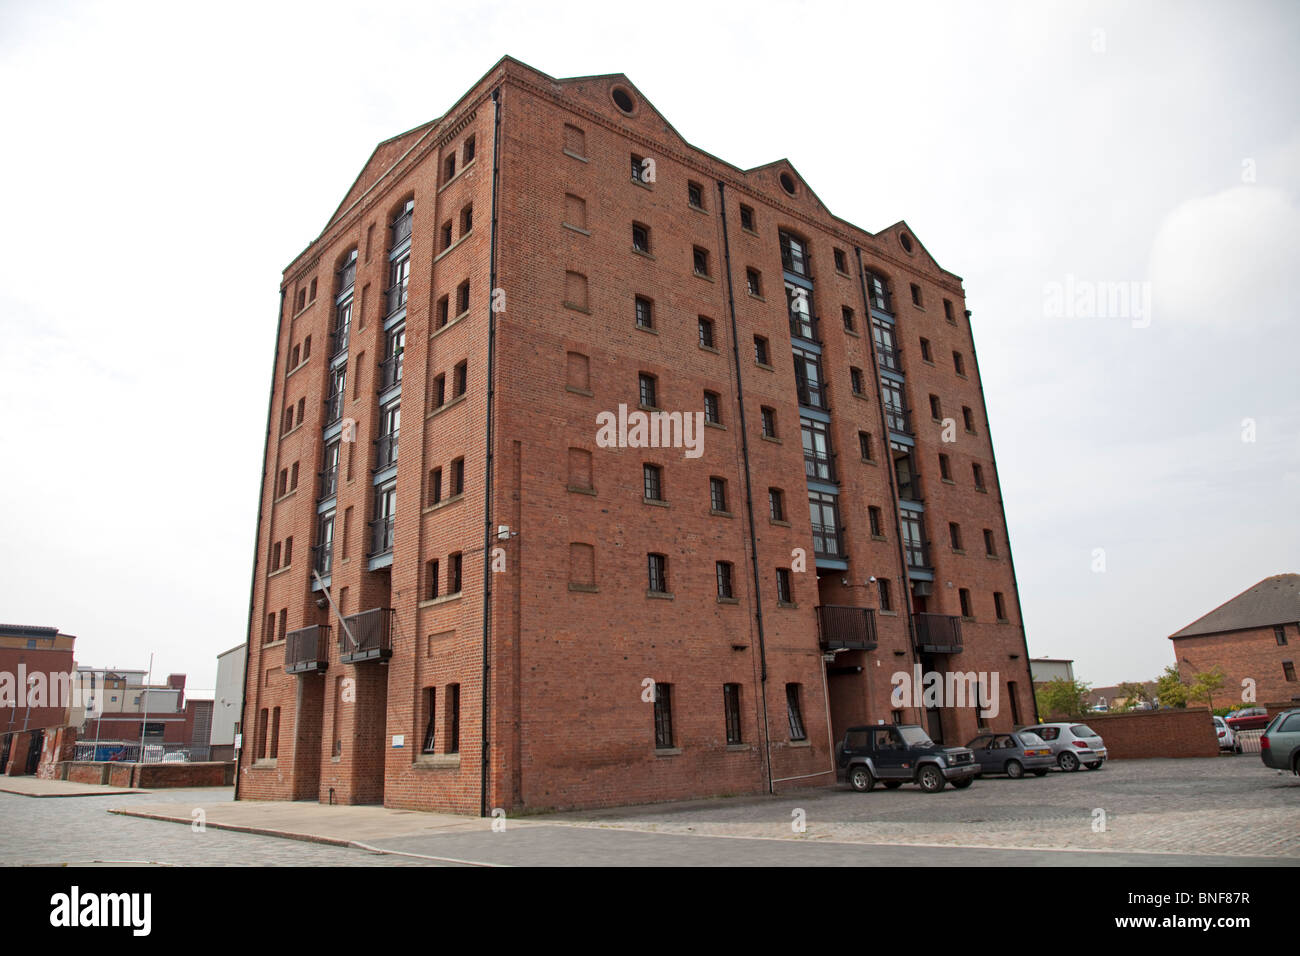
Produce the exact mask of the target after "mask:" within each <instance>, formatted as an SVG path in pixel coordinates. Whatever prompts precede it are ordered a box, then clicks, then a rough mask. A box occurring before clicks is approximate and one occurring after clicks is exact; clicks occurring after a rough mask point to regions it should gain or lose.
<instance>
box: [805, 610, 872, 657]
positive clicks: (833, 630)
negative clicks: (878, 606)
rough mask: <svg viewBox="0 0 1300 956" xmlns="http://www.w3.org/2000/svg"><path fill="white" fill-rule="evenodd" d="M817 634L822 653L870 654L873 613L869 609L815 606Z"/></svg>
mask: <svg viewBox="0 0 1300 956" xmlns="http://www.w3.org/2000/svg"><path fill="white" fill-rule="evenodd" d="M817 634H818V638H819V640H820V643H821V648H822V650H823V651H841V650H843V651H874V650H875V649H876V644H877V641H876V612H875V611H873V610H872V609H871V608H869V607H851V606H848V605H843V604H822V605H819V606H818V607H817Z"/></svg>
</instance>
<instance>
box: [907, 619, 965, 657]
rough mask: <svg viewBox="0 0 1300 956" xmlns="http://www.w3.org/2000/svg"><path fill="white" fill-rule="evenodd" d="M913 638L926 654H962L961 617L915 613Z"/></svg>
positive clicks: (917, 646) (919, 648)
mask: <svg viewBox="0 0 1300 956" xmlns="http://www.w3.org/2000/svg"><path fill="white" fill-rule="evenodd" d="M912 638H913V643H914V644H915V645H916V649H917V650H918V651H921V652H922V653H925V654H960V653H961V649H962V642H961V618H959V617H957V616H955V615H952V614H913V615H912Z"/></svg>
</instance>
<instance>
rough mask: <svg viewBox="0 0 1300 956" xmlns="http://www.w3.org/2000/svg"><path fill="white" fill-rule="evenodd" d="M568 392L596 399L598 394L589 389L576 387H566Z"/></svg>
mask: <svg viewBox="0 0 1300 956" xmlns="http://www.w3.org/2000/svg"><path fill="white" fill-rule="evenodd" d="M564 390H565V391H566V392H572V393H573V394H574V395H585V396H586V397H587V398H594V397H595V395H596V393H595V392H593V391H592V390H591V389H589V388H578V386H576V385H566V386H564Z"/></svg>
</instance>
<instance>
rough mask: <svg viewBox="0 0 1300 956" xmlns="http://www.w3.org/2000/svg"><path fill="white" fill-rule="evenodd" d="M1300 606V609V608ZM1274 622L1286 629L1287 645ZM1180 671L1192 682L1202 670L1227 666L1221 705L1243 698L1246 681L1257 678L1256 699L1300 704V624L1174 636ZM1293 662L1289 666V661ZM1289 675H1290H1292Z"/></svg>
mask: <svg viewBox="0 0 1300 956" xmlns="http://www.w3.org/2000/svg"><path fill="white" fill-rule="evenodd" d="M1297 610H1298V611H1300V609H1297ZM1275 627H1280V628H1282V636H1283V639H1284V640H1285V641H1286V643H1285V644H1279V643H1278V640H1277V634H1276V632H1275ZM1173 645H1174V655H1175V659H1176V660H1177V662H1178V671H1179V673H1180V674H1182V675H1183V679H1184V680H1188V681H1190V680H1191V679H1192V677H1194V676H1195V675H1196V674H1198V673H1200V672H1201V671H1207V670H1211V669H1212V668H1214V667H1216V666H1217V667H1220V668H1222V669H1223V673H1224V674H1225V675H1226V677H1227V680H1225V681H1224V685H1223V690H1222V691H1220V692H1219V694H1220V695H1221V699H1216V700H1215V701H1214V706H1216V707H1226V706H1228V705H1230V704H1240V705H1241V706H1246V705H1245V703H1242V692H1243V682H1244V681H1247V680H1248V679H1249V680H1252V681H1254V686H1255V696H1254V701H1263V700H1280V701H1286V700H1290V701H1293V703H1292V705H1291V706H1298V705H1300V683H1297V681H1296V679H1295V673H1296V664H1297V662H1300V624H1297V623H1285V624H1278V625H1270V626H1267V627H1256V628H1249V629H1246V630H1241V631H1230V632H1227V633H1223V634H1206V635H1203V636H1192V637H1176V638H1173ZM1288 663H1289V664H1291V669H1290V670H1289V671H1288V669H1287V668H1286V664H1288ZM1288 674H1289V675H1290V679H1289V680H1288Z"/></svg>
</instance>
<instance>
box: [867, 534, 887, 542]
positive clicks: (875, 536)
mask: <svg viewBox="0 0 1300 956" xmlns="http://www.w3.org/2000/svg"><path fill="white" fill-rule="evenodd" d="M871 540H872V541H888V540H889V539H888V538H886V537H885V536H884V535H883V534H873V535H872V536H871Z"/></svg>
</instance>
